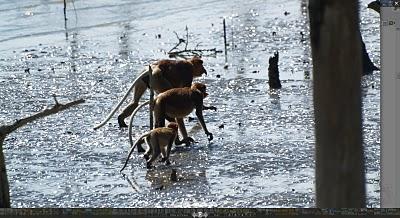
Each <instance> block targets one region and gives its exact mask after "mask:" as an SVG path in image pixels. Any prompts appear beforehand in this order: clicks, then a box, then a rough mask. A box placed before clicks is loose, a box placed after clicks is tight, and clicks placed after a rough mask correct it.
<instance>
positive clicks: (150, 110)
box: [149, 65, 154, 130]
mask: <svg viewBox="0 0 400 218" xmlns="http://www.w3.org/2000/svg"><path fill="white" fill-rule="evenodd" d="M152 80H153V70H152V69H151V65H149V87H150V104H149V112H150V130H152V129H153V126H154V118H153V101H154V90H153V86H152V84H153V83H152Z"/></svg>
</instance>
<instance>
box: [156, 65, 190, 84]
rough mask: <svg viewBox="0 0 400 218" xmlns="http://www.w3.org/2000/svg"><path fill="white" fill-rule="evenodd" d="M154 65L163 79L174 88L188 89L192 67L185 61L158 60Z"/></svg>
mask: <svg viewBox="0 0 400 218" xmlns="http://www.w3.org/2000/svg"><path fill="white" fill-rule="evenodd" d="M156 64H157V65H158V68H160V69H161V72H162V75H163V77H164V78H165V79H166V80H168V81H169V82H170V83H171V85H172V86H173V87H174V88H181V87H189V86H190V85H191V84H192V81H193V70H194V69H193V65H192V64H191V63H189V62H188V61H185V60H179V61H177V60H167V59H165V60H160V61H157V62H156Z"/></svg>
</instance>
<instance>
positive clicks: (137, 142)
mask: <svg viewBox="0 0 400 218" xmlns="http://www.w3.org/2000/svg"><path fill="white" fill-rule="evenodd" d="M147 135H148V133H146V134H143V135H142V136H140V137H139V139H138V140H136V142H135V145H134V146H132V147H131V150H130V151H129V154H128V157H127V158H126V161H125V164H124V166H123V167H122V169H121V170H120V171H119V172H122V170H124V169H125V167H126V165H127V164H128V161H129V158H130V157H131V155H132V153H133V150H135V148H136V145H137V144H139V142H140V140H142V139H143V138H144V137H146V136H147Z"/></svg>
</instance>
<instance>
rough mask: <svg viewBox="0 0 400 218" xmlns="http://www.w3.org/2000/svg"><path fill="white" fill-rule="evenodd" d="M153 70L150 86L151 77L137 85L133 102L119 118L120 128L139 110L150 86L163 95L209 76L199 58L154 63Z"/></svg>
mask: <svg viewBox="0 0 400 218" xmlns="http://www.w3.org/2000/svg"><path fill="white" fill-rule="evenodd" d="M151 68H152V83H151V84H149V76H146V77H144V78H143V79H141V80H140V81H139V82H138V83H137V84H136V85H135V88H134V89H135V91H134V92H135V94H134V99H133V102H132V103H131V104H129V105H128V106H127V107H126V108H125V109H124V110H123V112H122V113H121V114H120V115H119V116H118V124H119V126H120V127H126V126H127V125H126V124H125V122H124V119H125V118H127V117H128V116H130V115H131V114H132V112H133V111H134V110H135V109H136V108H137V106H138V105H139V100H140V98H141V97H142V95H143V94H144V92H145V91H146V90H147V88H148V87H149V86H150V85H151V87H152V88H153V89H154V91H155V92H156V93H162V92H164V91H166V90H169V89H172V88H182V87H190V85H191V84H192V81H193V78H194V77H199V76H201V75H202V74H207V71H206V70H205V69H204V66H203V61H202V60H201V59H200V58H199V57H193V58H192V59H190V60H160V61H157V62H155V63H153V64H152V65H151Z"/></svg>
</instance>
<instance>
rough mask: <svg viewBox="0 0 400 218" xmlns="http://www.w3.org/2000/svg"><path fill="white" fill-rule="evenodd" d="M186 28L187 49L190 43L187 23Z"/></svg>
mask: <svg viewBox="0 0 400 218" xmlns="http://www.w3.org/2000/svg"><path fill="white" fill-rule="evenodd" d="M185 30H186V45H185V50H187V46H188V44H189V28H188V27H187V25H186V28H185Z"/></svg>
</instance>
